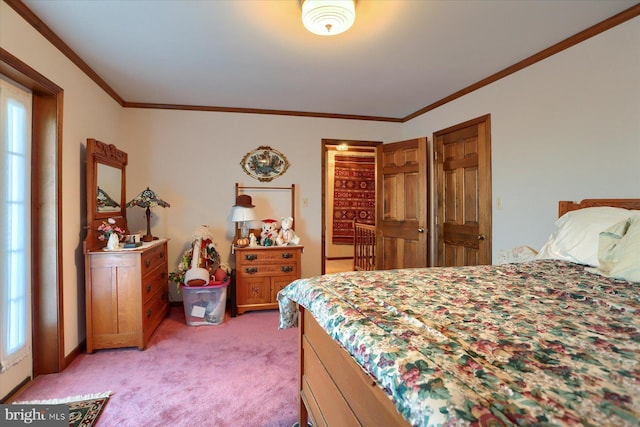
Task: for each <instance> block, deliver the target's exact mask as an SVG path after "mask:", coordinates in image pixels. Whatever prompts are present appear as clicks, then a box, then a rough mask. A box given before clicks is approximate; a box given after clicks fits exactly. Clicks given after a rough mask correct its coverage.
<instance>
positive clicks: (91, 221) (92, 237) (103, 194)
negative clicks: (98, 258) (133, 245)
mask: <svg viewBox="0 0 640 427" xmlns="http://www.w3.org/2000/svg"><path fill="white" fill-rule="evenodd" d="M126 166H127V153H125V152H124V151H121V150H119V149H117V148H116V146H115V145H113V144H106V143H104V142H101V141H98V140H95V139H92V138H89V139H87V181H86V183H87V185H86V191H87V237H86V239H85V251H90V250H94V249H98V248H100V247H103V246H104V245H105V242H103V241H100V240H99V239H98V233H97V228H98V227H99V226H100V224H102V222H103V221H106V220H107V219H109V218H113V219H114V220H115V221H116V224H117V225H118V226H119V227H120V228H122V229H123V230H125V231H126V230H127V219H126V208H125V205H126V194H125V188H126Z"/></svg>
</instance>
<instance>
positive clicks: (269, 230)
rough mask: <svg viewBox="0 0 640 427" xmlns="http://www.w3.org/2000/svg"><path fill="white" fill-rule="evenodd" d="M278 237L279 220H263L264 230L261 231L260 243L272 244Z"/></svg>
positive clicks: (263, 244)
mask: <svg viewBox="0 0 640 427" xmlns="http://www.w3.org/2000/svg"><path fill="white" fill-rule="evenodd" d="M277 237H278V221H276V220H275V219H265V220H263V221H262V231H260V244H261V245H262V246H272V245H274V244H275V242H276V238H277Z"/></svg>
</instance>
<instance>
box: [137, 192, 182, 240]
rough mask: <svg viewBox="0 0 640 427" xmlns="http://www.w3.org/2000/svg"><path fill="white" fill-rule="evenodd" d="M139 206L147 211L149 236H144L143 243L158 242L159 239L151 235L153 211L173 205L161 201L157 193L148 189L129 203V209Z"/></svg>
mask: <svg viewBox="0 0 640 427" xmlns="http://www.w3.org/2000/svg"><path fill="white" fill-rule="evenodd" d="M133 206H139V207H141V208H146V209H147V212H146V214H147V234H146V235H145V236H142V241H143V242H150V241H152V240H157V239H158V238H157V237H153V236H152V235H151V209H150V208H155V207H158V206H162V207H163V208H168V207H171V205H170V204H169V203H167V202H165V201H164V200H162V199H160V198H159V197H158V196H157V195H156V193H155V191H153V190H150V189H149V187H147V189H146V190H143V191H142V193H140V194H138V195H137V196H136V197H135V198H134V199H133V200H131V201H130V202H129V203H127V207H128V208H130V207H133Z"/></svg>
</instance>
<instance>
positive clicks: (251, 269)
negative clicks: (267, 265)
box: [245, 267, 258, 274]
mask: <svg viewBox="0 0 640 427" xmlns="http://www.w3.org/2000/svg"><path fill="white" fill-rule="evenodd" d="M245 271H246V272H247V273H248V274H255V273H257V272H258V269H257V268H256V267H248V268H246V269H245Z"/></svg>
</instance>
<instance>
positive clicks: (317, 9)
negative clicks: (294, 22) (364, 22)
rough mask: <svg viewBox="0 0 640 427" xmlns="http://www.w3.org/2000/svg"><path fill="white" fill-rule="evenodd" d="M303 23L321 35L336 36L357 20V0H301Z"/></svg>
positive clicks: (308, 28)
mask: <svg viewBox="0 0 640 427" xmlns="http://www.w3.org/2000/svg"><path fill="white" fill-rule="evenodd" d="M300 2H301V4H302V23H303V24H304V26H305V28H306V29H307V30H309V31H311V32H312V33H314V34H318V35H320V36H335V35H336V34H340V33H343V32H345V31H347V30H348V29H349V28H351V26H352V25H353V22H354V21H355V20H356V1H355V0H300Z"/></svg>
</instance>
